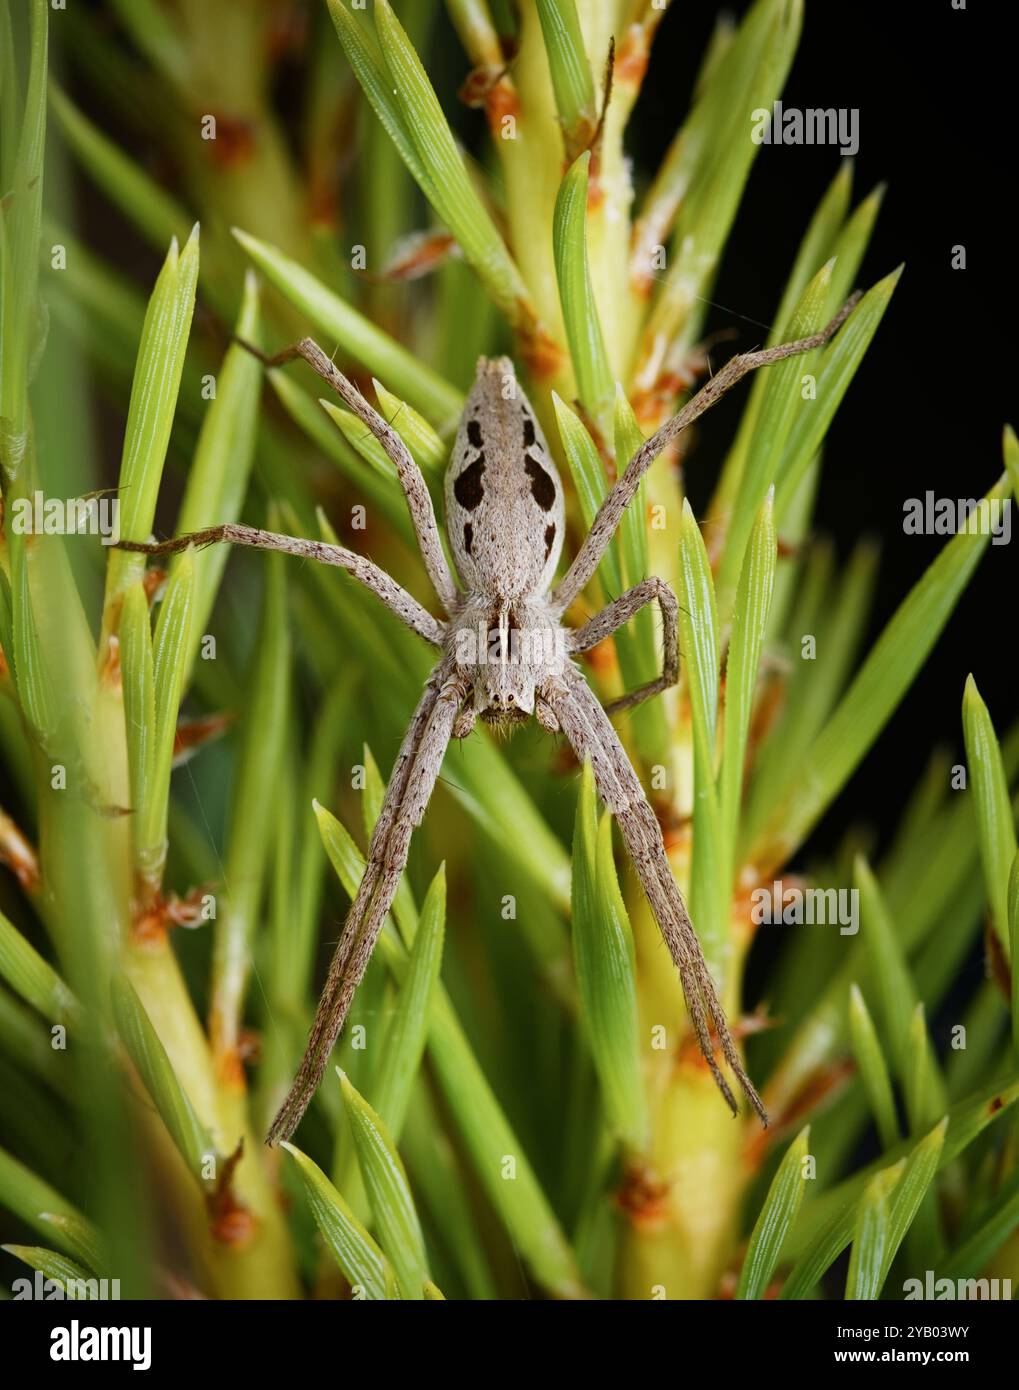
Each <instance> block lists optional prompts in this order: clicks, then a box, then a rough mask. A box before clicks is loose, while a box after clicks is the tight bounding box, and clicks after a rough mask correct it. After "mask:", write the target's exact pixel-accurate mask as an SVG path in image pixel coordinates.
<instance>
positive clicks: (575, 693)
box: [546, 667, 768, 1125]
mask: <svg viewBox="0 0 1019 1390" xmlns="http://www.w3.org/2000/svg"><path fill="white" fill-rule="evenodd" d="M563 680H564V686H563V687H562V688H560V689H557V690H556V689H549V691H548V692H547V694H546V698H547V699H548V701H549V703H550V704H551V705H552V708H553V709H554V711H555V714H556V716H557V718H558V720H559V723H560V725H561V726H562V730H563V732H564V734H565V735H566V737H567V738H568V739H569V741H570V743H571V744H572V745H573V748H574V750H575V751H576V753H577V756H578V757H580V758H581V759H584V758H586V759H589V760H590V763H591V768H592V771H593V773H594V778H595V784H596V785H597V787H598V792H599V794H600V796H601V798H602V800H603V801H604V802H605V805H606V806H607V807H608V809H609V810H610V811H611V812H612V814H613V815H614V816H615V817H616V820H617V821H618V822H619V829H620V832H621V834H622V836H623V841H624V843H625V845H626V848H627V851H628V853H629V855H630V858H631V860H632V861H633V866H634V869H635V870H636V872H637V876H638V878H639V879H640V881H641V886H642V887H643V889H644V892H645V894H646V895H647V899H648V902H649V903H650V904H651V908H652V910H653V912H654V914H655V918H656V920H657V922H658V925H659V928H660V929H661V933H662V936H663V937H664V938H665V942H666V945H667V946H668V948H669V953H670V955H671V956H672V959H673V961H674V962H675V965H676V969H677V970H678V971H679V978H680V983H681V984H682V986H683V995H684V998H685V999H686V1003H687V1009H688V1011H689V1013H690V1019H691V1022H692V1023H693V1027H694V1031H695V1033H696V1034H697V1040H698V1042H699V1043H700V1048H701V1052H702V1053H703V1054H704V1060H705V1061H706V1062H707V1065H708V1067H709V1068H710V1070H711V1074H712V1076H713V1077H714V1079H715V1083H716V1085H717V1086H718V1089H719V1090H720V1091H721V1093H722V1095H723V1096H724V1097H725V1100H726V1101H727V1103H728V1104H729V1107H730V1109H731V1110H732V1111H733V1113H734V1114H735V1113H736V1111H737V1105H736V1102H735V1100H734V1098H733V1095H732V1091H731V1090H730V1089H729V1086H728V1084H727V1082H726V1080H725V1077H724V1076H723V1075H722V1072H721V1070H720V1068H719V1066H718V1063H717V1062H716V1060H715V1053H714V1047H713V1046H712V1042H711V1037H710V1032H709V1028H708V1018H709V1017H710V1020H711V1022H712V1023H713V1024H714V1026H715V1031H716V1032H717V1034H718V1038H719V1042H720V1044H721V1048H722V1053H723V1055H724V1057H725V1060H726V1061H727V1062H728V1064H729V1066H730V1068H731V1069H732V1072H733V1075H734V1076H735V1077H736V1080H737V1081H738V1082H739V1084H740V1086H741V1087H742V1089H743V1091H744V1092H745V1093H746V1095H747V1098H748V1099H749V1101H750V1103H751V1105H752V1106H753V1107H754V1109H755V1110H756V1112H757V1114H758V1115H759V1116H760V1119H761V1121H762V1123H763V1124H765V1125H766V1124H767V1123H768V1115H767V1112H766V1110H765V1109H764V1105H763V1102H762V1101H761V1098H760V1096H759V1095H758V1094H757V1091H756V1090H755V1089H754V1086H753V1084H752V1082H751V1080H750V1078H749V1077H748V1076H747V1073H746V1070H745V1068H744V1066H743V1062H742V1060H741V1058H740V1055H739V1053H738V1052H737V1050H736V1045H735V1043H734V1042H733V1039H732V1036H731V1034H730V1032H729V1026H728V1023H727V1022H726V1018H725V1012H724V1010H723V1009H722V1006H721V1003H720V1002H719V999H718V994H717V992H716V990H715V986H714V982H713V980H712V978H711V973H710V971H709V970H708V966H707V962H706V961H705V959H704V953H703V951H702V950H701V946H700V942H699V941H698V939H697V933H696V932H695V931H694V928H693V923H692V922H691V921H690V917H689V914H688V913H687V910H686V905H685V904H684V902H683V899H682V896H681V895H680V892H679V889H678V888H677V886H676V881H675V879H674V878H673V876H672V869H671V868H670V867H669V861H668V859H667V857H666V854H665V845H664V843H663V841H662V832H661V827H660V826H659V824H658V820H657V818H656V816H655V813H654V811H652V809H651V807H650V806H649V805H648V801H647V797H646V796H645V795H644V789H643V787H642V786H641V784H640V780H639V778H638V777H637V774H636V773H635V772H634V770H633V767H632V766H631V764H630V760H629V759H628V758H627V756H626V753H625V751H624V750H623V746H622V744H621V743H620V742H619V739H618V737H617V735H616V731H615V730H614V729H613V727H612V725H611V724H610V723H609V719H608V716H607V715H606V713H605V711H604V710H603V709H602V707H601V705H600V704H599V703H598V701H597V699H596V698H595V696H594V694H593V692H592V691H591V690H590V688H589V687H588V685H587V683H586V681H585V680H584V678H583V676H582V675H581V674H580V672H579V671H577V670H576V669H575V668H574V667H567V669H566V670H565V672H564V674H563Z"/></svg>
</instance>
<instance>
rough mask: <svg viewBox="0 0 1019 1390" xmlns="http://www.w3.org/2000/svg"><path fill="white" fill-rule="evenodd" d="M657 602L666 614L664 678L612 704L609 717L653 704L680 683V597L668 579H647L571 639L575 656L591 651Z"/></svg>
mask: <svg viewBox="0 0 1019 1390" xmlns="http://www.w3.org/2000/svg"><path fill="white" fill-rule="evenodd" d="M655 600H657V602H658V606H659V608H660V609H661V611H662V639H663V644H664V649H665V650H664V659H663V661H662V674H661V675H660V676H658V677H657V678H656V679H655V680H653V681H648V682H647V683H646V684H645V685H640V686H638V687H637V689H636V690H630V691H628V692H627V694H625V695H621V696H620V697H619V699H618V700H612V701H610V702H609V704H607V705H606V706H605V711H606V713H607V714H617V713H618V712H619V711H620V710H624V709H630V708H632V706H634V705H639V704H641V702H642V701H644V700H649V699H650V698H651V696H652V695H658V694H659V693H660V692H661V691H663V690H667V689H668V688H669V686H670V685H675V684H676V682H677V681H678V680H679V604H678V603H677V602H676V595H675V594H674V593H673V592H672V590H671V589H670V588H669V586H668V584H666V582H665V580H664V579H659V578H658V577H657V576H655V575H652V577H651V578H650V579H644V580H642V581H641V583H640V584H636V585H634V587H633V588H632V589H627V591H626V593H625V594H620V596H619V598H617V599H615V600H614V601H613V602H612V603H610V604H609V605H608V607H607V608H603V609H602V611H601V612H600V613H598V614H596V615H595V616H594V617H593V618H592V619H591V620H590V622H587V623H585V624H584V626H583V627H581V628H577V630H576V631H575V632H571V633H570V634H569V636H568V638H567V647H568V649H569V650H570V651H571V652H586V651H589V650H590V648H591V647H595V646H597V645H598V643H599V642H602V641H604V639H605V638H606V637H608V636H609V635H610V634H611V633H613V632H615V631H616V629H617V628H619V627H622V625H623V624H624V623H627V622H629V621H630V619H631V618H632V617H633V615H634V614H635V613H636V612H638V611H639V610H640V609H641V608H643V607H644V605H645V604H646V603H654V602H655Z"/></svg>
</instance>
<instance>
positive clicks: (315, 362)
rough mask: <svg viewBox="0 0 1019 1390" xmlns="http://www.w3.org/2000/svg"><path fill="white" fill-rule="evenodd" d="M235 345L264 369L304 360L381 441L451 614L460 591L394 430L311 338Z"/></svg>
mask: <svg viewBox="0 0 1019 1390" xmlns="http://www.w3.org/2000/svg"><path fill="white" fill-rule="evenodd" d="M238 342H239V343H240V344H241V346H242V347H245V348H247V350H248V351H249V352H250V353H253V354H254V356H255V357H257V358H258V359H259V360H260V361H262V362H264V363H265V365H266V366H267V367H280V366H282V365H283V364H284V363H286V362H292V361H293V360H294V358H296V357H300V358H302V359H303V360H304V361H305V362H307V364H308V366H309V367H311V368H312V369H313V370H314V371H316V372H317V373H318V375H319V376H320V377H321V378H322V380H323V381H326V382H328V383H329V385H330V386H331V387H332V388H333V390H334V391H335V392H336V394H337V395H338V396H339V397H340V399H341V400H342V401H344V402H345V403H346V404H347V405H348V406H349V407H350V409H351V410H352V411H353V412H354V414H355V415H356V416H357V417H358V419H359V420H360V421H361V422H362V423H363V424H364V425H365V426H366V427H367V428H368V429H369V430H370V431H371V433H372V434H373V435H374V436H375V438H376V439H377V440H378V441H379V443H380V444H381V445H382V447H383V449H384V450H385V451H386V454H387V455H388V456H389V458H390V460H391V461H392V463H393V466H394V467H395V468H396V472H397V476H398V477H399V479H400V486H401V487H402V488H403V495H404V497H406V499H407V509H408V511H409V512H410V519H411V522H412V523H413V526H414V533H415V535H416V536H417V540H418V546H419V547H420V549H421V558H422V560H423V561H424V564H425V569H426V570H427V571H428V577H429V579H430V580H431V581H432V586H433V587H434V589H435V592H436V593H437V594H438V596H439V598H440V600H441V601H442V604H443V606H444V607H445V609H446V612H447V613H451V612H452V611H453V609H454V607H455V606H456V604H457V602H458V600H459V592H458V590H457V587H456V584H455V582H454V580H453V576H452V574H451V573H450V569H449V565H448V563H447V561H446V554H445V551H444V550H443V548H442V542H441V540H440V539H439V527H438V524H437V523H436V520H435V510H434V508H433V507H432V499H431V496H430V495H429V492H428V488H427V486H426V484H425V480H424V478H423V477H422V475H421V470H420V468H418V466H417V464H416V463H415V462H414V460H413V458H412V457H411V454H410V451H409V450H408V448H407V446H406V444H404V442H403V440H402V439H401V438H400V436H399V435H398V434H397V432H396V430H394V429H393V427H392V425H390V424H389V423H388V422H387V421H386V420H384V419H383V418H382V416H381V415H380V414H379V413H378V411H377V410H374V409H373V408H372V407H371V406H370V405H369V404H368V402H367V401H366V400H365V398H364V397H363V396H362V395H361V392H360V391H359V390H358V389H357V387H356V386H355V385H354V384H353V382H351V381H348V380H347V378H346V377H345V376H344V375H343V373H342V372H341V371H340V370H339V368H338V367H336V366H335V364H334V363H333V361H332V360H331V358H329V357H327V356H326V354H325V353H324V352H323V351H322V349H321V348H320V347H319V345H318V343H316V342H315V340H314V339H313V338H302V339H301V341H300V342H299V343H294V344H293V346H292V347H288V348H284V349H283V351H282V352H277V353H275V354H274V355H272V356H269V355H267V354H266V353H264V352H262V350H261V349H260V348H257V347H255V346H254V344H252V343H247V342H245V341H244V339H243V338H239V339H238Z"/></svg>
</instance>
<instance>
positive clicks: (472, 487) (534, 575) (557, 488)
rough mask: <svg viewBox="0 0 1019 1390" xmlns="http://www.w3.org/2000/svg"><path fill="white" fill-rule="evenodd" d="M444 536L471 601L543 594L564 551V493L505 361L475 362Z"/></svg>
mask: <svg viewBox="0 0 1019 1390" xmlns="http://www.w3.org/2000/svg"><path fill="white" fill-rule="evenodd" d="M446 530H447V533H448V535H449V542H450V547H451V549H452V551H453V556H454V559H455V560H456V567H457V571H458V573H459V575H460V578H461V580H462V581H463V584H464V587H465V588H466V589H467V591H468V593H470V594H482V595H486V596H489V597H492V598H496V599H501V600H506V601H509V600H512V599H515V598H519V597H521V596H524V595H529V594H542V593H545V592H547V590H548V589H549V587H550V586H551V583H552V578H553V576H554V574H555V570H556V566H557V564H558V563H559V556H560V553H561V551H562V545H563V489H562V483H561V482H560V479H559V473H558V471H557V469H556V466H555V464H554V463H553V461H552V458H551V456H550V454H549V451H548V446H547V444H546V443H545V437H544V435H543V434H542V432H541V426H540V425H539V424H538V421H537V418H536V417H535V414H534V411H533V410H532V408H531V405H530V402H529V401H528V400H527V397H526V396H525V395H524V392H523V390H522V388H521V386H520V384H519V382H518V381H517V378H516V373H515V372H514V370H513V363H512V362H511V361H510V359H509V358H508V357H496V358H491V359H489V358H485V357H482V358H481V359H480V360H479V362H478V370H477V376H476V377H475V381H474V386H473V387H472V389H471V393H470V395H469V397H468V398H467V404H466V406H465V407H464V413H463V416H462V418H461V421H460V429H459V431H458V433H457V437H456V443H455V444H454V447H453V453H452V457H451V459H450V464H449V469H448V472H447V474H446Z"/></svg>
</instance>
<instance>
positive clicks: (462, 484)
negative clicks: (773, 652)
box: [453, 454, 485, 512]
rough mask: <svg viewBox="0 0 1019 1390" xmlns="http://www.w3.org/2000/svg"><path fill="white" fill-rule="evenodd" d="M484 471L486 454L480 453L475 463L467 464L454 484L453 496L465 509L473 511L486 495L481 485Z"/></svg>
mask: <svg viewBox="0 0 1019 1390" xmlns="http://www.w3.org/2000/svg"><path fill="white" fill-rule="evenodd" d="M484 471H485V456H484V454H479V455H478V457H477V458H476V459H475V460H474V462H473V463H469V464H468V465H467V467H466V468H465V469H464V471H463V472H462V473H461V474H460V476H459V477H458V478H457V480H456V482H455V483H454V484H453V496H454V497H455V498H456V500H457V501H458V502H459V503H460V505H461V507H463V509H464V511H467V512H472V511H473V510H474V508H475V507H476V506H477V505H478V503H479V502H480V501H481V499H482V497H484V495H485V489H484V488H483V487H482V485H481V475H482V473H484Z"/></svg>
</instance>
